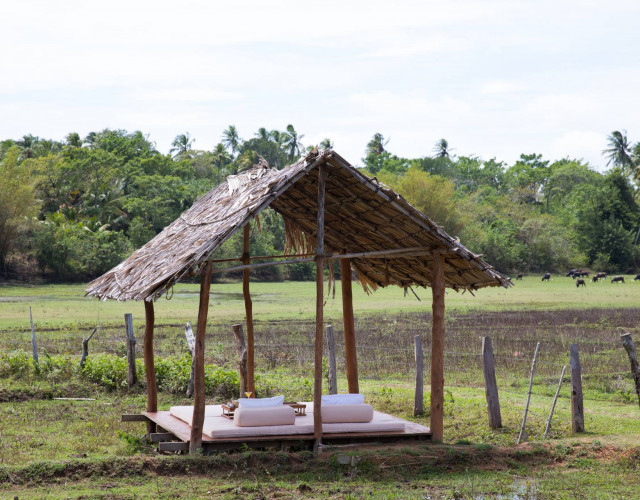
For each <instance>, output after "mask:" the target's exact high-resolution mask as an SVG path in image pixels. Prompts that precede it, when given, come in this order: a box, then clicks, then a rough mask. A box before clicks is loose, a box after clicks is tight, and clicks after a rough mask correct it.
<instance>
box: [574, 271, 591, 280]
mask: <svg viewBox="0 0 640 500" xmlns="http://www.w3.org/2000/svg"><path fill="white" fill-rule="evenodd" d="M575 276H576V278H588V277H589V271H578V274H576V275H575Z"/></svg>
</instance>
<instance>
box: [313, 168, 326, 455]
mask: <svg viewBox="0 0 640 500" xmlns="http://www.w3.org/2000/svg"><path fill="white" fill-rule="evenodd" d="M325 183H326V165H324V164H321V165H319V166H318V205H317V211H318V213H317V236H316V338H315V350H314V363H315V366H314V368H315V369H314V384H313V404H314V406H313V407H314V409H315V411H314V412H313V436H314V441H315V442H314V451H316V452H317V449H318V446H319V445H320V444H321V442H322V413H321V411H320V410H321V406H322V399H321V397H322V340H323V339H322V337H323V335H322V334H323V323H324V286H323V285H324V283H323V281H324V279H323V278H324V276H323V271H324V257H323V256H324V201H325V200H324V189H325Z"/></svg>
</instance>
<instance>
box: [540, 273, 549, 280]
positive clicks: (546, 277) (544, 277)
mask: <svg viewBox="0 0 640 500" xmlns="http://www.w3.org/2000/svg"><path fill="white" fill-rule="evenodd" d="M550 279H551V273H544V276H543V277H542V281H549V280H550Z"/></svg>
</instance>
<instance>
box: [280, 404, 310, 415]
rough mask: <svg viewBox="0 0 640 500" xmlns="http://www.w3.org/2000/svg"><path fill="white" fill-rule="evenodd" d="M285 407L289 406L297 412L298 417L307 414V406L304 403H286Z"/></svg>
mask: <svg viewBox="0 0 640 500" xmlns="http://www.w3.org/2000/svg"><path fill="white" fill-rule="evenodd" d="M284 404H285V405H289V406H290V407H291V408H293V409H294V410H295V412H296V417H304V416H305V415H306V414H307V405H305V404H302V403H296V402H295V401H293V402H286V401H285V402H284Z"/></svg>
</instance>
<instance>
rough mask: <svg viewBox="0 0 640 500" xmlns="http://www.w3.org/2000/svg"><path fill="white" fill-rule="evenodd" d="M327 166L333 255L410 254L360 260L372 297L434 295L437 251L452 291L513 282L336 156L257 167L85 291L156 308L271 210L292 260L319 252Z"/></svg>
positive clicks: (328, 245) (328, 244)
mask: <svg viewBox="0 0 640 500" xmlns="http://www.w3.org/2000/svg"><path fill="white" fill-rule="evenodd" d="M320 164H325V165H326V167H325V168H326V190H325V193H326V194H325V246H324V248H325V253H326V254H327V255H330V254H352V253H359V252H362V253H365V252H375V251H386V250H394V249H411V250H410V251H409V250H407V251H406V252H400V253H395V254H388V255H386V256H385V257H382V256H366V257H362V258H353V259H352V261H351V265H352V267H353V269H354V270H355V272H356V273H357V275H358V278H359V279H360V281H361V283H362V285H363V286H364V287H365V290H368V289H372V290H375V289H376V288H377V287H380V286H383V287H384V286H387V285H399V286H402V287H404V288H407V287H410V286H415V285H417V286H429V285H430V283H431V277H432V260H431V259H432V256H431V254H432V251H433V250H436V249H439V250H441V251H442V252H443V253H444V254H445V285H446V286H447V287H449V288H453V289H455V290H475V289H478V288H482V287H485V286H504V287H508V286H510V285H511V284H512V283H511V281H510V280H509V278H508V277H506V276H504V275H503V274H501V273H499V272H497V271H496V270H494V269H493V268H492V267H491V266H490V265H489V264H487V263H486V262H485V261H483V260H482V259H481V257H480V256H478V255H475V254H474V253H473V252H471V251H470V250H468V249H467V248H466V247H465V246H463V245H462V244H461V243H460V242H459V241H458V240H457V239H454V238H452V237H451V236H449V235H448V234H447V233H446V232H445V231H444V230H443V229H442V228H441V227H439V226H438V225H437V224H436V223H435V222H433V221H432V220H431V219H429V218H428V217H426V216H425V215H424V214H422V213H421V212H419V211H418V210H416V209H415V208H414V207H412V206H411V205H410V204H409V203H408V202H407V201H406V200H405V199H404V198H402V197H401V196H400V195H398V194H397V193H395V192H394V191H392V190H391V189H389V188H387V187H385V186H382V185H379V184H378V183H377V182H376V180H375V179H371V178H369V177H367V176H366V175H364V174H362V173H361V172H359V171H358V170H357V169H356V168H354V167H353V166H351V165H350V164H349V163H348V162H347V161H345V160H344V159H343V158H342V157H340V156H339V155H338V154H337V153H335V152H334V151H332V150H326V151H322V152H315V151H314V152H313V153H310V154H309V155H307V156H306V157H305V158H302V159H301V160H299V161H298V162H296V163H294V164H293V165H290V166H288V167H286V168H284V169H283V170H275V169H270V168H268V167H266V166H255V167H254V168H252V169H251V170H249V171H247V172H244V173H242V174H240V175H237V176H233V177H229V178H228V180H227V181H226V182H224V183H222V184H220V185H219V186H217V187H216V188H215V189H212V190H211V191H209V192H208V193H207V194H205V195H204V196H203V197H202V198H200V199H199V200H197V201H196V202H195V203H194V204H193V206H192V207H191V208H190V209H189V210H187V211H186V212H184V213H183V214H182V215H181V216H180V217H179V218H178V219H177V220H175V221H174V222H173V223H172V224H171V225H169V226H168V227H166V228H165V229H164V230H163V231H162V232H161V233H160V234H158V235H157V236H156V237H155V238H153V239H152V240H151V241H149V242H148V243H147V244H146V245H144V246H143V247H141V248H140V249H138V250H137V251H136V252H134V253H133V254H132V255H131V256H130V257H129V258H128V259H126V260H125V261H123V262H122V263H120V265H118V266H117V267H115V268H113V269H112V270H110V271H108V272H107V273H105V274H104V275H103V276H101V277H99V278H98V279H96V280H95V281H93V282H92V283H90V285H89V288H87V295H91V296H94V297H98V298H100V299H117V300H128V299H134V300H141V299H155V298H158V297H159V296H161V295H162V294H163V293H164V292H165V291H167V290H168V289H170V288H171V287H172V286H173V285H174V284H175V283H176V282H178V281H179V280H180V279H181V278H182V277H183V276H185V275H186V274H193V273H198V272H199V270H200V266H202V265H203V264H204V263H205V262H206V260H207V259H208V258H210V255H211V253H212V252H213V251H214V250H216V249H217V248H218V247H219V246H220V245H222V243H224V242H225V241H226V240H227V239H228V238H229V237H230V236H232V235H233V234H234V233H235V232H236V231H238V230H239V229H241V228H242V227H243V226H244V225H245V224H247V223H248V222H249V221H250V220H251V219H252V218H254V217H255V216H256V215H257V214H259V213H260V212H261V211H262V210H264V209H265V208H267V207H271V208H272V209H273V210H275V211H276V212H278V213H279V214H280V215H281V216H282V217H283V219H284V223H285V230H286V241H287V251H293V252H298V253H312V252H313V249H314V248H315V245H316V240H315V235H316V221H317V219H316V217H317V193H318V186H317V184H318V176H317V174H315V173H314V171H315V170H316V169H317V167H318V166H319V165H320Z"/></svg>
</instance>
